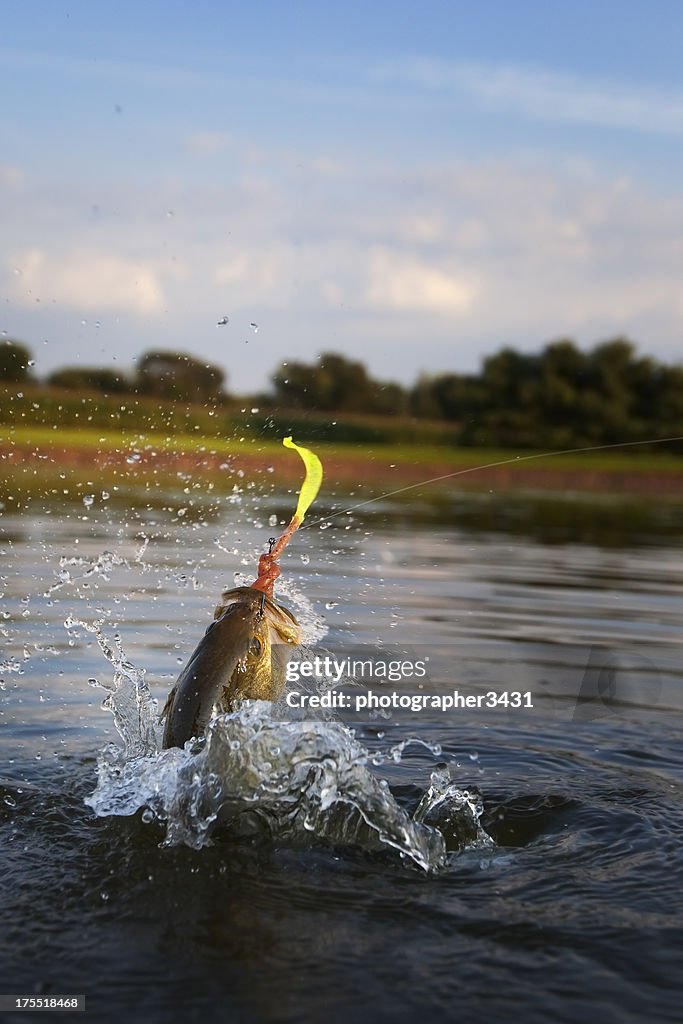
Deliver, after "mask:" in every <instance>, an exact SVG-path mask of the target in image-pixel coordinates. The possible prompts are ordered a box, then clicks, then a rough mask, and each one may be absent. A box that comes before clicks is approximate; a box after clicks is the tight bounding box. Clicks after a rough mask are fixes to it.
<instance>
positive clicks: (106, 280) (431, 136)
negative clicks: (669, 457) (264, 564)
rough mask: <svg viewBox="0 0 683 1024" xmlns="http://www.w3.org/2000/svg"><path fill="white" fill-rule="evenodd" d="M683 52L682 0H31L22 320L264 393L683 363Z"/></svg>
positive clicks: (16, 323)
mask: <svg viewBox="0 0 683 1024" xmlns="http://www.w3.org/2000/svg"><path fill="white" fill-rule="evenodd" d="M681 38H683V5H681V4H680V3H669V2H664V0H659V2H657V0H655V2H653V3H649V4H645V3H635V2H628V0H626V2H624V0H622V2H621V3H618V4H617V3H612V2H609V0H608V2H601V3H595V2H593V3H583V2H580V0H577V2H575V3H573V4H571V5H565V4H559V3H557V4H555V3H547V2H545V3H540V2H539V3H534V2H524V0H515V2H514V3H513V2H507V3H504V2H488V3H487V2H481V3H477V4H473V3H471V0H470V2H462V3H460V2H457V0H452V2H450V3H446V2H444V3H441V2H430V0H427V2H426V3H423V4H422V5H417V4H415V3H410V4H409V3H403V2H393V3H387V2H383V0H381V2H368V0H366V2H365V3H358V2H355V0H351V2H348V3H346V4H344V5H340V4H332V3H323V2H320V0H319V2H318V3H309V2H301V3H296V2H291V3H274V2H269V3H268V2H261V3H251V4H249V5H246V4H243V3H230V2H223V3H210V2H201V0H199V2H196V3H194V4H192V5H190V4H187V3H186V2H182V3H179V2H165V3H163V4H162V3H157V2H155V0H152V2H147V3H141V2H138V3H137V4H133V3H129V2H122V3H121V2H119V3H116V4H114V3H104V2H100V3H96V4H93V3H83V2H75V3H74V2H71V3H62V2H60V0H51V2H47V0H46V2H42V3H38V2H31V0H24V2H22V3H21V4H14V5H7V6H6V7H5V9H4V11H3V34H2V40H0V76H1V78H2V80H1V81H0V88H1V89H2V96H3V113H2V146H1V147H0V218H1V220H0V223H2V232H0V302H1V305H0V330H2V331H3V332H6V335H7V336H10V337H18V338H20V339H21V340H23V341H25V342H26V343H27V344H28V345H29V346H30V347H31V348H32V349H33V351H34V355H35V358H36V372H38V373H39V374H45V373H47V372H49V371H50V370H51V369H53V368H54V367H56V366H62V365H65V364H76V363H81V364H83V365H112V364H114V363H116V364H118V365H120V366H122V367H128V366H130V365H132V364H133V362H134V360H135V358H136V357H137V356H139V355H140V354H141V353H142V352H143V351H145V350H146V349H149V348H152V347H164V348H169V349H173V350H183V351H189V352H192V353H193V354H194V355H196V356H199V357H202V358H205V359H206V360H208V361H211V362H215V363H218V364H220V365H221V366H222V367H223V368H224V369H225V370H226V371H227V374H228V382H229V386H230V387H232V388H234V389H235V390H238V391H240V390H248V389H257V388H260V387H262V386H264V385H265V384H266V382H267V379H268V376H269V374H270V373H272V371H273V370H274V369H275V368H276V366H277V365H278V364H279V363H280V361H282V360H283V359H303V360H312V359H313V358H314V357H315V356H316V354H317V353H319V352H321V351H324V350H337V351H342V352H345V353H347V354H348V355H349V356H352V357H354V358H360V359H362V360H363V361H365V362H366V364H367V365H368V366H369V368H370V369H371V371H372V373H373V374H375V375H376V376H378V377H382V378H385V379H398V380H401V381H404V382H410V381H412V380H414V379H415V377H416V376H417V375H418V374H419V373H420V372H439V371H444V370H472V369H475V368H476V367H477V366H478V365H479V362H480V359H481V357H482V355H484V354H487V353H490V352H492V351H495V350H496V349H497V348H499V347H500V346H501V345H503V344H512V345H515V346H517V347H520V348H523V349H527V350H529V349H536V348H538V347H540V346H541V345H542V344H544V343H545V342H546V341H548V340H550V339H552V338H556V337H567V336H568V337H573V338H575V339H576V340H577V341H578V342H579V343H580V344H582V345H591V344H593V343H595V342H596V341H599V340H602V339H604V338H607V337H612V336H614V335H617V334H628V335H629V336H631V337H632V338H633V339H634V340H636V341H637V342H638V343H639V345H640V346H641V348H642V349H643V350H644V351H647V352H651V353H654V354H655V355H657V356H659V357H660V358H662V359H666V360H678V359H680V357H681V352H682V351H683V346H682V344H681V339H682V331H681V327H682V324H683V289H682V288H681V287H680V284H681V268H682V267H683V175H682V174H681V143H682V141H683V80H682V76H681V72H680V57H679V51H680V40H681ZM226 315H227V316H229V318H230V319H229V323H228V324H227V325H225V326H222V327H217V326H216V323H217V320H218V319H220V318H222V317H224V316H226ZM252 323H256V324H258V332H256V331H254V329H253V328H252V327H250V324H252Z"/></svg>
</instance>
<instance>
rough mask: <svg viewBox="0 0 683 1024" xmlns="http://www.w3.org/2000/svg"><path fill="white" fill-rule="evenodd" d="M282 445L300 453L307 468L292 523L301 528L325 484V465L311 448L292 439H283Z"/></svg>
mask: <svg viewBox="0 0 683 1024" xmlns="http://www.w3.org/2000/svg"><path fill="white" fill-rule="evenodd" d="M282 443H283V445H284V446H285V448H292V449H293V450H294V451H295V452H298V453H299V455H300V456H301V458H302V460H303V463H304V466H305V467H306V476H305V477H304V482H303V484H302V485H301V490H300V491H299V501H298V504H297V506H296V512H295V513H294V516H293V517H292V521H294V520H296V522H297V526H300V525H301V523H302V522H303V521H304V516H305V515H306V512H307V511H308V509H309V508H310V506H311V504H312V502H313V501H315V498H316V496H317V494H318V491H319V490H320V485H321V483H322V482H323V464H322V462H321V461H320V459H319V458H318V456H317V455H316V454H315V452H312V451H311V449H310V448H303V447H302V446H301V445H300V444H296V443H295V442H294V441H293V440H292V438H291V437H283V439H282Z"/></svg>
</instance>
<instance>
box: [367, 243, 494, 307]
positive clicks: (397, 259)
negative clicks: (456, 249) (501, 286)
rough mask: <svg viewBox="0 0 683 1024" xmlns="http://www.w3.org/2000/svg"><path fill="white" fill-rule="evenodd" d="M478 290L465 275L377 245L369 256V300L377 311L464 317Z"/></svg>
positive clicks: (369, 303)
mask: <svg viewBox="0 0 683 1024" xmlns="http://www.w3.org/2000/svg"><path fill="white" fill-rule="evenodd" d="M478 290H479V289H478V286H477V284H476V283H475V282H474V281H473V280H471V279H470V280H467V279H466V278H465V277H464V276H463V275H462V274H459V273H457V272H456V271H453V270H450V269H448V268H444V267H442V266H438V265H433V264H431V265H430V264H429V263H426V262H424V261H423V260H420V259H419V258H416V257H415V256H413V255H411V254H408V253H402V252H393V251H391V250H390V249H387V248H384V247H379V246H378V247H376V248H374V249H373V250H372V251H371V252H370V254H369V258H368V276H367V291H366V299H367V302H368V305H370V306H374V307H375V308H378V309H384V310H405V311H419V312H423V313H436V314H462V313H465V312H467V311H469V310H470V309H471V308H472V306H473V304H474V302H475V300H476V298H477V294H478Z"/></svg>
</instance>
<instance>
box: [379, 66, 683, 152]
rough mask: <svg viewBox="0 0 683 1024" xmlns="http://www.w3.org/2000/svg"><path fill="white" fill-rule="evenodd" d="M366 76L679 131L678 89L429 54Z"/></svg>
mask: <svg viewBox="0 0 683 1024" xmlns="http://www.w3.org/2000/svg"><path fill="white" fill-rule="evenodd" d="M371 77H373V78H375V79H379V80H381V81H398V82H405V83H407V84H410V85H413V86H418V87H421V88H423V89H429V90H434V91H439V92H451V93H454V94H457V93H460V94H464V95H467V96H470V97H474V98H475V99H477V100H478V101H480V103H481V104H482V105H483V106H484V107H486V108H488V109H495V110H502V111H512V112H514V113H518V114H522V115H524V116H526V117H531V118H538V119H543V120H546V121H553V122H557V121H564V122H575V123H579V124H599V125H607V126H610V127H613V128H626V129H631V130H635V131H640V132H648V133H649V132H655V133H659V134H664V135H680V134H681V133H683V93H681V92H675V91H672V90H666V91H664V90H658V89H654V88H651V87H647V86H642V87H634V86H633V85H632V84H631V83H630V82H629V83H626V82H618V81H611V80H608V79H590V78H580V77H577V76H575V75H568V74H561V73H558V72H556V71H549V70H545V69H542V68H534V67H530V66H526V65H505V64H503V65H494V64H476V63H455V62H449V61H444V60H438V59H434V58H431V57H416V58H413V59H411V60H407V61H405V62H401V63H400V64H399V63H397V62H391V63H385V64H381V65H378V66H377V67H376V68H374V69H373V70H372V71H371Z"/></svg>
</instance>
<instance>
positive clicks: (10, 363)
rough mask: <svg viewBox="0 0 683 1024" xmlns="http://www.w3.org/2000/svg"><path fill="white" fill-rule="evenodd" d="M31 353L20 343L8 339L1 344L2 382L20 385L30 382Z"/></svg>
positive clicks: (0, 367)
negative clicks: (23, 382) (26, 381)
mask: <svg viewBox="0 0 683 1024" xmlns="http://www.w3.org/2000/svg"><path fill="white" fill-rule="evenodd" d="M30 362H31V352H30V350H29V349H28V348H27V347H26V345H22V343H21V342H20V341H13V340H12V339H10V338H7V339H6V340H5V341H3V342H2V343H1V344H0V380H7V381H12V382H17V383H20V382H22V381H25V380H28V379H29V378H30V376H31V371H30V368H29V367H30Z"/></svg>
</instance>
